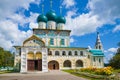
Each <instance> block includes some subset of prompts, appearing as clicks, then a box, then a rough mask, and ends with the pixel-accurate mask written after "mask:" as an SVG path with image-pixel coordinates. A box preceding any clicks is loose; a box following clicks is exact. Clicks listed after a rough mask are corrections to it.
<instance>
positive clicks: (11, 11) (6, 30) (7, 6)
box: [0, 0, 120, 62]
mask: <svg viewBox="0 0 120 80" xmlns="http://www.w3.org/2000/svg"><path fill="white" fill-rule="evenodd" d="M119 3H120V0H110V1H109V2H108V1H107V0H53V6H52V9H53V10H54V11H55V12H56V14H57V15H60V9H59V7H60V6H62V15H63V16H64V17H65V18H66V20H67V22H66V25H65V29H69V30H72V32H71V36H70V38H71V39H70V41H71V46H77V47H88V46H90V47H91V48H94V45H95V41H96V32H97V31H98V32H100V37H101V41H102V44H103V48H104V52H105V62H108V60H109V59H110V58H111V57H112V56H113V55H114V54H115V52H116V50H117V47H118V46H117V43H118V42H119V41H120V9H119V8H120V5H119ZM41 4H44V14H46V13H47V12H48V11H49V10H50V2H49V0H12V1H11V0H0V46H1V47H3V48H5V49H7V50H11V47H12V46H13V45H22V42H23V41H24V40H25V39H26V38H28V37H29V36H31V35H32V28H36V27H37V22H36V18H37V17H38V15H40V14H41V13H42V10H41Z"/></svg>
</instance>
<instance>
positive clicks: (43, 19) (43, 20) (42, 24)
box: [37, 5, 48, 29]
mask: <svg viewBox="0 0 120 80" xmlns="http://www.w3.org/2000/svg"><path fill="white" fill-rule="evenodd" d="M43 7H44V5H42V13H43ZM47 21H48V19H47V17H46V16H45V15H43V14H41V15H39V16H38V17H37V22H38V28H40V29H46V23H47Z"/></svg>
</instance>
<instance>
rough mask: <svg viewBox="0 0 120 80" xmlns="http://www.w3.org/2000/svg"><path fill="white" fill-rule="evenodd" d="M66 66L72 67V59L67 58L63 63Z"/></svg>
mask: <svg viewBox="0 0 120 80" xmlns="http://www.w3.org/2000/svg"><path fill="white" fill-rule="evenodd" d="M63 66H64V67H71V61H70V60H65V61H64V63H63Z"/></svg>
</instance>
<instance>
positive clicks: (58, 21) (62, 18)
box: [57, 16, 66, 24]
mask: <svg viewBox="0 0 120 80" xmlns="http://www.w3.org/2000/svg"><path fill="white" fill-rule="evenodd" d="M57 23H64V24H65V23H66V19H65V17H62V16H58V17H57Z"/></svg>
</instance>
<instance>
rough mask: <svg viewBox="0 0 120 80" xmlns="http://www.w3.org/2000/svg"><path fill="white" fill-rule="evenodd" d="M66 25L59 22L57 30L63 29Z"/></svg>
mask: <svg viewBox="0 0 120 80" xmlns="http://www.w3.org/2000/svg"><path fill="white" fill-rule="evenodd" d="M64 27H65V24H63V23H58V24H57V30H63V29H64Z"/></svg>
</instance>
